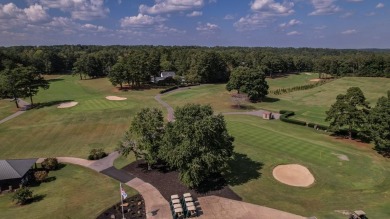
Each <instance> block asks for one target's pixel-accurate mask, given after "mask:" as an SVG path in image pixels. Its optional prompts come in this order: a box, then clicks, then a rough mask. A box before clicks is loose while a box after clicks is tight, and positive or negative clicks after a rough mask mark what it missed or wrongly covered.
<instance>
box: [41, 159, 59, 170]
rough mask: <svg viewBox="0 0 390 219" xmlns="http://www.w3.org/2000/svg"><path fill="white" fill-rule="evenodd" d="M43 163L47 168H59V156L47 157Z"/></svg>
mask: <svg viewBox="0 0 390 219" xmlns="http://www.w3.org/2000/svg"><path fill="white" fill-rule="evenodd" d="M41 165H42V167H43V168H44V169H46V170H56V169H58V160H57V158H46V159H45V160H44V161H43V162H42V164H41Z"/></svg>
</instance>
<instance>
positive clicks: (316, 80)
mask: <svg viewBox="0 0 390 219" xmlns="http://www.w3.org/2000/svg"><path fill="white" fill-rule="evenodd" d="M310 81H312V82H319V81H321V79H319V78H315V79H311V80H310Z"/></svg>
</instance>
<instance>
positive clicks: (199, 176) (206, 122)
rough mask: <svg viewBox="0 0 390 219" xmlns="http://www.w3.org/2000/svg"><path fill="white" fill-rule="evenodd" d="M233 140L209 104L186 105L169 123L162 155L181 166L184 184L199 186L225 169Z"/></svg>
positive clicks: (173, 165)
mask: <svg viewBox="0 0 390 219" xmlns="http://www.w3.org/2000/svg"><path fill="white" fill-rule="evenodd" d="M233 140H234V139H233V137H232V136H230V135H229V134H228V132H227V129H226V124H225V120H224V117H223V116H222V115H221V114H219V115H214V112H213V110H212V108H211V107H210V106H209V105H206V106H201V105H195V104H187V105H185V106H183V107H178V108H177V109H176V111H175V122H171V123H168V125H167V126H166V130H165V135H164V141H163V142H164V143H163V144H162V146H161V149H160V157H161V158H162V159H163V160H164V161H165V162H167V163H168V164H169V165H170V166H171V167H174V168H177V169H178V171H179V177H180V180H181V181H182V182H183V183H184V184H185V185H187V186H189V187H196V186H197V185H199V184H200V183H201V182H203V181H204V180H206V179H207V178H208V177H209V176H210V175H212V174H220V173H222V172H223V171H224V170H226V168H227V167H228V161H229V160H230V159H231V156H232V153H233Z"/></svg>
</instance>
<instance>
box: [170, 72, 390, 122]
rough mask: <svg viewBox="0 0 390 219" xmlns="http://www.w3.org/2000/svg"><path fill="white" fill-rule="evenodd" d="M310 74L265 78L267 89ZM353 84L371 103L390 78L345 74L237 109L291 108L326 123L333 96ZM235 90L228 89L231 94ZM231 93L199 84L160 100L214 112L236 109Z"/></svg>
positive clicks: (300, 80) (306, 118)
mask: <svg viewBox="0 0 390 219" xmlns="http://www.w3.org/2000/svg"><path fill="white" fill-rule="evenodd" d="M311 77H317V74H312V75H306V74H304V73H302V74H299V75H291V76H288V77H282V78H276V79H267V81H268V82H269V84H270V90H273V89H276V88H281V87H291V86H296V85H299V84H301V85H304V84H307V81H308V80H309V79H310V78H311ZM290 79H291V81H290ZM290 82H291V83H290ZM355 86H356V87H360V88H361V89H362V91H363V92H364V94H365V96H366V98H367V100H368V101H369V102H370V103H371V105H372V106H374V105H375V103H376V101H377V99H378V98H379V97H381V96H385V95H386V92H387V90H386V89H388V88H390V79H389V78H362V77H345V78H341V79H337V80H334V81H332V82H330V83H327V84H325V85H322V86H319V87H316V88H313V89H309V90H304V91H296V92H292V93H287V94H283V95H272V94H270V95H268V98H267V99H265V100H264V101H263V102H261V103H256V104H254V103H249V102H246V103H245V104H244V105H245V106H246V109H241V110H254V109H267V110H271V111H274V112H279V110H282V109H285V110H292V111H295V113H296V116H295V118H298V119H301V120H304V121H308V122H315V123H319V124H327V123H326V122H325V121H324V120H325V117H326V114H325V112H326V111H327V110H328V109H329V107H330V106H331V105H332V104H333V103H334V102H335V101H336V97H337V95H339V94H343V93H346V91H347V89H348V88H349V87H355ZM235 92H236V91H232V92H231V93H235ZM231 93H229V92H227V91H226V89H225V85H224V84H218V85H202V86H199V87H193V88H191V89H189V90H184V91H179V92H173V93H169V94H166V95H164V96H163V99H164V100H165V101H166V102H168V103H169V104H171V105H172V106H175V107H176V106H181V105H183V104H184V103H188V102H191V103H201V104H210V105H211V106H212V107H213V108H214V110H215V111H216V112H231V111H238V109H235V108H233V107H232V106H233V105H234V103H233V101H232V100H231V97H230V95H231Z"/></svg>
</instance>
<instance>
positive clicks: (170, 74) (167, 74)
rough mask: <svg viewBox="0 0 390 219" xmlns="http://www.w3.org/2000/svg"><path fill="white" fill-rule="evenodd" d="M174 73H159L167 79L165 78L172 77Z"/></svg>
mask: <svg viewBox="0 0 390 219" xmlns="http://www.w3.org/2000/svg"><path fill="white" fill-rule="evenodd" d="M175 75H176V73H175V72H174V71H163V72H161V77H163V78H167V77H174V76H175Z"/></svg>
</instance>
